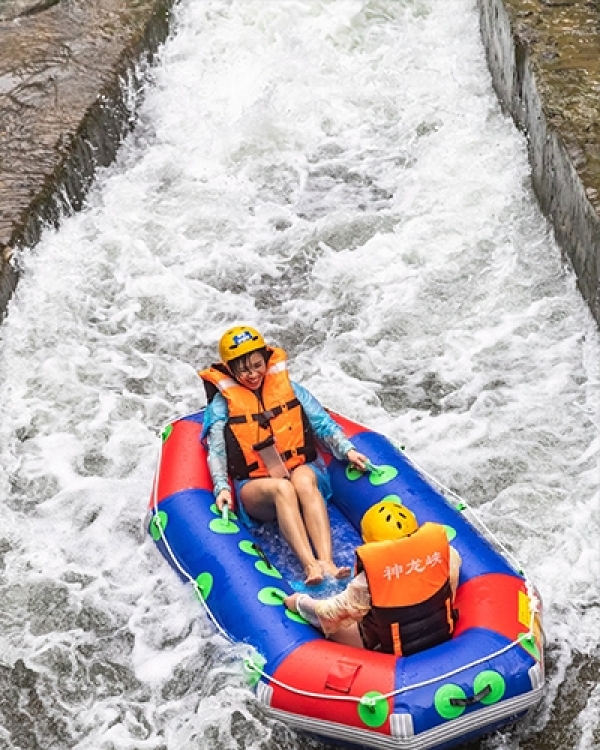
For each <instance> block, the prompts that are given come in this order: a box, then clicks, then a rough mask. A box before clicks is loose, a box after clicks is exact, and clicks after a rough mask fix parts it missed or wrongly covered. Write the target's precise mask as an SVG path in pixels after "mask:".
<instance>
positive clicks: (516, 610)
mask: <svg viewBox="0 0 600 750" xmlns="http://www.w3.org/2000/svg"><path fill="white" fill-rule="evenodd" d="M528 601H529V598H528V595H527V588H526V586H525V581H524V580H523V579H522V578H518V577H517V576H511V575H506V574H505V573H488V574H486V575H481V576H477V577H476V578H472V579H471V580H470V581H466V582H465V583H463V584H462V585H461V586H459V588H458V591H457V595H456V602H455V606H456V608H457V609H458V612H459V617H458V622H457V624H456V630H455V632H454V637H455V638H456V637H458V636H459V635H460V634H461V633H464V632H465V631H466V630H469V628H487V629H488V630H491V631H492V632H494V633H499V634H500V635H503V636H505V637H506V638H508V639H509V640H510V641H515V640H517V638H518V636H519V635H521V634H522V633H526V632H527V631H528V630H529V611H528V608H527V604H528ZM537 623H539V617H538V618H536V627H534V635H535V638H536V642H537V645H538V648H539V650H540V653H541V646H542V644H541V631H540V629H539V627H537Z"/></svg>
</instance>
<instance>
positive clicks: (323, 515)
mask: <svg viewBox="0 0 600 750" xmlns="http://www.w3.org/2000/svg"><path fill="white" fill-rule="evenodd" d="M291 479H292V484H293V485H294V488H295V490H296V492H297V494H298V499H299V502H300V508H301V511H302V517H303V518H304V524H305V525H306V531H307V533H308V537H309V539H310V541H311V542H312V544H313V546H314V548H315V551H316V553H317V558H318V560H319V564H320V565H321V569H322V571H323V573H324V574H325V575H330V576H333V577H334V578H347V577H348V576H349V575H350V573H351V570H350V568H347V567H343V568H338V567H337V565H336V564H335V563H334V562H333V557H332V550H331V526H330V524H329V515H328V514H327V508H326V506H325V501H324V500H323V497H322V495H321V493H320V492H319V487H318V484H317V478H316V476H315V473H314V472H313V470H312V469H310V468H309V467H308V466H298V467H297V468H296V469H294V471H293V472H292V478H291Z"/></svg>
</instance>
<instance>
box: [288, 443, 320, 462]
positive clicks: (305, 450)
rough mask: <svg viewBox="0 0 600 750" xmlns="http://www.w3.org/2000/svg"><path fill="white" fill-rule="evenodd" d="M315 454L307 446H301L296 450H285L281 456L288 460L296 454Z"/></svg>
mask: <svg viewBox="0 0 600 750" xmlns="http://www.w3.org/2000/svg"><path fill="white" fill-rule="evenodd" d="M308 455H311V456H312V455H313V453H312V451H311V450H310V449H309V448H307V447H306V446H301V447H300V448H295V449H294V450H290V451H283V453H282V454H281V458H282V459H283V460H284V461H288V460H289V459H290V458H294V457H295V456H308Z"/></svg>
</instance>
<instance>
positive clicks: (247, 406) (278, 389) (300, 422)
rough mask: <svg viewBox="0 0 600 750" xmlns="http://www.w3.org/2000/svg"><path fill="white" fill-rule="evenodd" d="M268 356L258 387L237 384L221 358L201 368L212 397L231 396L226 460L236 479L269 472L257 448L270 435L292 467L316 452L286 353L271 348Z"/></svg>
mask: <svg viewBox="0 0 600 750" xmlns="http://www.w3.org/2000/svg"><path fill="white" fill-rule="evenodd" d="M267 357H268V361H267V371H266V374H265V377H264V380H263V383H262V386H261V388H260V391H257V392H255V391H251V390H250V389H249V388H246V387H245V386H243V385H241V384H240V383H238V381H237V380H235V378H234V377H233V376H232V374H231V372H230V370H229V369H228V368H227V367H226V365H224V364H223V363H222V362H219V363H217V364H214V365H212V366H211V367H209V368H208V369H206V370H202V371H201V372H199V373H198V375H199V376H200V377H201V378H202V380H203V382H204V386H205V389H206V396H207V399H208V400H209V401H211V400H212V398H213V397H214V395H215V393H216V392H217V391H219V392H220V393H221V394H222V395H223V396H224V398H225V399H226V400H227V406H228V409H229V419H228V422H227V426H226V428H225V443H226V446H227V465H228V471H229V473H230V475H231V476H232V477H234V478H236V479H248V478H251V479H255V478H257V477H266V476H269V472H268V471H267V469H266V467H265V464H264V462H263V461H262V459H261V457H260V454H259V453H257V451H256V450H255V449H254V448H253V446H255V445H258V444H259V443H261V442H263V441H264V440H265V439H267V438H269V437H272V438H273V439H274V440H275V447H276V448H277V450H278V451H279V454H280V455H281V458H282V460H283V462H284V463H285V465H286V467H287V469H288V471H291V470H292V469H295V468H296V467H297V466H300V465H301V464H303V463H306V462H310V461H314V460H315V459H316V457H317V451H316V446H315V440H314V436H313V433H312V430H311V428H310V423H309V421H308V418H307V416H306V414H305V413H304V409H303V408H302V406H301V405H300V402H299V401H298V399H297V398H296V394H295V393H294V389H293V386H292V383H291V381H290V378H289V375H288V370H287V357H286V354H285V352H284V350H283V349H278V348H272V349H271V348H270V347H268V348H267Z"/></svg>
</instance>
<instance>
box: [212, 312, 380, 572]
mask: <svg viewBox="0 0 600 750" xmlns="http://www.w3.org/2000/svg"><path fill="white" fill-rule="evenodd" d="M219 355H220V357H221V361H220V362H217V363H216V364H213V365H211V366H210V367H208V368H207V369H205V370H202V371H201V372H199V373H198V374H199V376H200V378H201V379H202V381H203V382H204V386H205V389H206V396H207V401H208V406H207V409H206V413H205V420H204V430H203V435H202V437H203V438H206V439H207V443H208V465H209V469H210V473H211V476H212V479H213V483H214V494H215V498H216V505H217V508H218V509H219V510H222V509H223V506H224V505H225V504H228V505H229V507H232V495H231V489H230V486H229V481H228V476H230V477H231V478H232V479H233V485H234V489H235V494H236V497H237V498H238V499H239V506H238V508H237V510H238V512H239V514H240V516H241V517H242V519H243V520H245V521H246V523H250V524H251V523H252V521H253V520H254V521H259V522H261V521H262V522H264V521H273V520H275V519H277V522H278V524H279V528H280V530H281V533H282V534H283V536H284V537H285V539H286V540H287V542H288V544H289V545H290V547H291V548H292V550H293V552H294V553H295V554H296V556H297V557H298V559H299V560H300V562H301V564H302V566H303V569H304V575H305V581H304V582H305V584H307V585H316V584H319V583H321V582H322V581H323V579H324V577H325V576H333V577H334V578H346V577H348V576H349V575H350V572H351V571H350V568H347V567H338V566H337V565H336V564H335V563H334V562H333V557H332V548H331V528H330V524H329V517H328V514H327V508H326V505H325V500H324V498H327V499H328V498H329V497H330V495H331V488H330V487H329V480H328V475H327V470H326V467H325V463H324V462H323V460H322V458H321V457H319V455H318V453H317V447H316V441H317V439H318V440H319V441H320V442H321V443H322V444H324V445H325V446H326V447H327V448H328V449H329V450H330V451H331V453H332V454H333V455H334V456H335V457H336V458H338V459H340V460H344V459H346V460H347V461H348V462H349V463H350V464H351V465H352V466H353V467H355V468H356V469H359V470H360V471H365V470H366V468H367V464H368V459H367V457H366V456H364V455H363V454H362V453H359V452H358V451H357V450H356V449H355V447H354V446H353V444H352V443H351V442H350V440H348V438H347V437H346V436H345V435H344V432H343V431H342V429H341V427H340V426H339V425H338V424H337V423H336V422H335V421H334V420H333V419H332V418H331V417H330V416H329V414H327V412H326V411H325V409H324V408H323V407H322V406H321V404H320V403H319V402H318V401H317V399H316V398H315V397H314V396H313V395H312V394H311V393H310V392H309V391H308V390H306V388H303V387H302V386H301V385H299V384H298V383H294V382H292V381H291V380H290V377H289V375H288V369H287V356H286V353H285V351H284V350H283V349H279V348H277V347H272V346H267V345H266V344H265V341H264V339H263V337H262V335H261V334H260V333H259V332H258V331H257V330H256V329H254V328H251V327H249V326H236V327H234V328H230V329H229V330H227V331H226V332H225V333H224V334H223V336H222V337H221V340H220V342H219Z"/></svg>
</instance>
